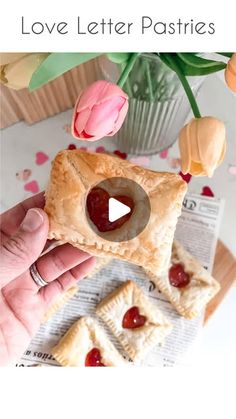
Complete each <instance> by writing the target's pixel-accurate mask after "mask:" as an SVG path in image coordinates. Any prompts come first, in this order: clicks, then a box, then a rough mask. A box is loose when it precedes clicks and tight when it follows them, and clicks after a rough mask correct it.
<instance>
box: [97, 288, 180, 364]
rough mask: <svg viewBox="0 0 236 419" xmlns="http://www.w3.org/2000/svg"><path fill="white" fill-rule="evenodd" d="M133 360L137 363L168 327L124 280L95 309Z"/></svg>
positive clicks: (163, 318) (138, 291) (164, 320)
mask: <svg viewBox="0 0 236 419" xmlns="http://www.w3.org/2000/svg"><path fill="white" fill-rule="evenodd" d="M96 314H97V315H98V316H99V317H101V318H102V320H103V321H104V322H105V323H106V324H107V325H108V327H109V328H110V329H111V331H112V332H113V334H114V335H115V336H116V338H117V339H118V340H119V341H120V343H121V345H122V346H123V348H124V350H125V351H126V352H127V354H128V355H129V357H130V358H131V359H132V360H133V361H140V360H141V359H142V358H143V357H144V356H145V355H146V353H147V352H148V351H149V350H150V349H151V348H152V347H153V346H155V345H157V344H158V343H163V341H164V339H165V337H166V336H167V335H168V334H169V333H170V332H171V329H172V326H171V324H170V323H169V321H168V320H167V319H166V318H165V317H164V316H163V314H162V313H161V311H160V310H158V309H157V307H155V305H153V304H152V303H151V302H150V301H149V299H148V298H147V297H146V295H145V294H144V292H143V291H142V290H141V289H140V288H139V287H138V286H137V285H136V284H135V283H134V282H133V281H127V282H125V283H124V284H122V285H121V286H120V287H119V288H118V289H116V290H115V291H114V292H113V293H112V294H110V295H108V296H107V297H106V298H105V299H104V300H103V301H101V303H100V304H99V305H98V307H97V309H96Z"/></svg>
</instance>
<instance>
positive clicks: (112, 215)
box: [108, 198, 131, 223]
mask: <svg viewBox="0 0 236 419" xmlns="http://www.w3.org/2000/svg"><path fill="white" fill-rule="evenodd" d="M130 211H131V209H130V207H128V206H127V205H125V204H122V202H120V201H118V200H117V199H115V198H109V202H108V219H109V221H110V222H111V223H112V222H113V221H116V220H118V219H119V218H121V217H123V216H124V215H126V214H129V212H130Z"/></svg>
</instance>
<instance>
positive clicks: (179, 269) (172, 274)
mask: <svg viewBox="0 0 236 419" xmlns="http://www.w3.org/2000/svg"><path fill="white" fill-rule="evenodd" d="M169 281H170V284H171V285H172V286H173V287H176V288H183V287H186V285H188V284H189V282H190V276H189V274H187V272H185V271H184V268H183V266H182V265H181V264H180V263H176V264H175V265H172V266H171V268H170V269H169Z"/></svg>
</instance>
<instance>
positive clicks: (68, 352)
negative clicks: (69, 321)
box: [51, 317, 127, 367]
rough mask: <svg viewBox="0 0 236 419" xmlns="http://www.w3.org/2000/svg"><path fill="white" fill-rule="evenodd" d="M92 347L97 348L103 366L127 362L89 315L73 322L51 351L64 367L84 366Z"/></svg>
mask: <svg viewBox="0 0 236 419" xmlns="http://www.w3.org/2000/svg"><path fill="white" fill-rule="evenodd" d="M94 349H96V350H97V349H98V350H99V352H100V355H101V362H102V364H103V365H104V366H120V365H125V364H127V363H126V362H125V360H124V358H122V356H121V355H120V354H119V352H118V351H117V350H116V348H115V347H114V345H113V344H112V343H111V342H110V341H109V339H108V338H107V336H106V335H105V334H104V332H103V331H102V329H101V328H100V327H99V326H98V325H97V323H96V322H95V321H94V319H92V318H91V317H81V318H80V319H79V320H78V321H77V322H75V323H74V324H73V325H72V326H71V327H70V329H69V330H68V332H67V333H66V334H65V335H64V336H63V338H62V339H61V340H60V342H59V343H58V344H57V345H56V346H55V347H54V348H53V349H52V351H51V352H52V355H53V356H54V358H55V359H56V360H57V361H58V362H59V364H61V365H63V366H64V367H84V366H86V365H85V364H86V358H87V355H88V354H89V353H90V352H91V351H92V350H94Z"/></svg>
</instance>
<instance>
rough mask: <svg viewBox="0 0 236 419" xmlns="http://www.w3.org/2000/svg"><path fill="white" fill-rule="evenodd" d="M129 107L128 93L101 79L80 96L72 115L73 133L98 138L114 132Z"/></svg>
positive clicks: (119, 125) (91, 139)
mask: <svg viewBox="0 0 236 419" xmlns="http://www.w3.org/2000/svg"><path fill="white" fill-rule="evenodd" d="M127 111H128V96H127V95H126V94H125V93H124V92H123V90H122V89H121V88H120V87H119V86H117V85H116V84H112V83H109V82H107V81H105V80H98V81H96V82H95V83H93V84H91V85H90V86H89V87H88V88H87V89H85V90H84V91H83V92H82V93H81V95H80V96H79V97H78V100H77V103H76V105H75V109H74V114H73V118H72V135H73V137H75V138H77V139H79V140H88V141H96V140H99V139H100V138H102V137H106V136H109V137H110V136H112V135H114V134H115V133H116V132H117V131H118V130H119V129H120V127H121V125H122V124H123V122H124V119H125V116H126V114H127Z"/></svg>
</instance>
